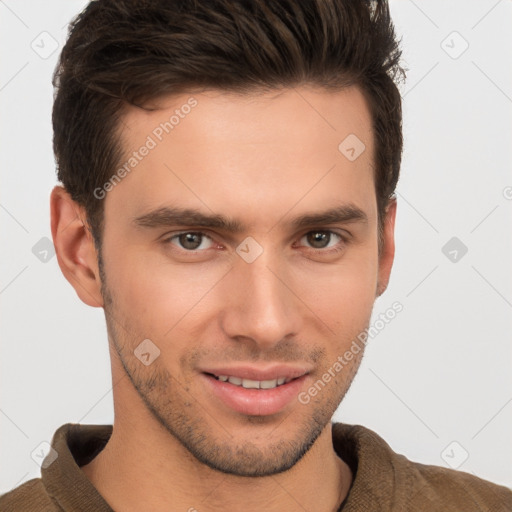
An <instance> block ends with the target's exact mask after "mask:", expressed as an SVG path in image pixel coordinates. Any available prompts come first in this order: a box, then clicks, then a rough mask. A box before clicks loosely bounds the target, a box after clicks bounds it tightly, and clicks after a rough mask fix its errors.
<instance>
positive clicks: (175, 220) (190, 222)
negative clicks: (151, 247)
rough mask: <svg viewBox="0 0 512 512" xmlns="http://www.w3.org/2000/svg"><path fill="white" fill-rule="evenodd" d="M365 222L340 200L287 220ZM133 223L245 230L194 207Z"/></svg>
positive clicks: (296, 225)
mask: <svg viewBox="0 0 512 512" xmlns="http://www.w3.org/2000/svg"><path fill="white" fill-rule="evenodd" d="M352 222H361V223H367V222H368V216H367V215H366V213H365V212H364V211H363V210H362V209H361V208H359V207H358V206H356V205H354V204H343V205H340V206H338V207H335V208H331V209H328V210H324V211H321V212H311V213H305V214H303V215H300V216H298V217H295V218H294V219H292V220H291V221H289V222H287V224H288V225H289V226H290V227H291V228H293V229H301V228H305V227H310V226H315V225H316V226H318V225H324V224H340V223H341V224H347V223H352ZM133 223H134V224H135V225H136V226H137V227H142V228H159V227H169V226H196V227H200V228H215V229H219V230H222V231H225V232H227V233H232V234H238V233H242V232H244V231H247V227H246V226H245V225H244V224H243V223H241V222H240V221H238V220H235V219H231V218H228V217H224V216H222V215H218V214H205V213H202V212H201V211H199V210H196V209H194V208H169V207H161V208H157V209H155V210H152V211H150V212H148V213H145V214H143V215H140V216H138V217H135V218H134V219H133Z"/></svg>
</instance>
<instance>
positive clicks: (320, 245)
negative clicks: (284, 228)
mask: <svg viewBox="0 0 512 512" xmlns="http://www.w3.org/2000/svg"><path fill="white" fill-rule="evenodd" d="M333 235H334V237H333ZM304 239H305V240H306V243H307V245H309V247H311V248H312V249H331V248H333V247H335V246H336V245H337V244H338V243H339V241H340V240H341V241H343V237H342V236H341V235H339V234H338V233H335V232H334V231H324V230H318V231H310V232H309V233H306V234H305V235H304V236H303V237H302V238H301V241H302V240H304ZM333 240H334V243H331V242H333Z"/></svg>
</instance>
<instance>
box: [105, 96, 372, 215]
mask: <svg viewBox="0 0 512 512" xmlns="http://www.w3.org/2000/svg"><path fill="white" fill-rule="evenodd" d="M151 107H152V108H153V110H143V109H140V108H135V107H130V108H129V109H128V110H127V111H126V114H125V115H124V117H123V119H122V123H121V125H120V137H121V143H122V147H123V150H124V153H125V154H124V161H123V162H122V163H121V164H126V163H127V162H128V161H130V162H131V164H133V166H132V165H131V164H130V165H129V166H128V167H129V172H126V173H124V174H125V175H126V177H124V178H123V180H122V183H120V185H118V186H116V187H115V193H114V194H112V193H110V194H109V195H111V196H112V198H113V197H114V196H122V195H123V194H125V197H124V199H125V200H127V199H128V198H129V203H130V205H131V206H133V208H134V209H136V210H138V212H139V213H140V212H142V211H143V210H144V209H148V208H149V207H150V206H151V207H156V206H158V205H160V206H169V204H170V203H173V202H180V206H183V207H197V206H201V207H203V208H204V207H205V206H206V207H207V208H208V209H210V210H212V211H219V212H220V211H225V210H223V208H225V207H228V206H229V205H230V204H231V205H233V206H234V207H237V208H238V209H240V207H241V206H242V205H245V210H246V211H249V210H252V212H253V214H257V213H258V211H260V212H261V209H262V208H264V207H265V206H266V207H267V208H273V209H286V207H287V208H288V209H289V208H290V207H291V206H292V203H293V202H297V201H298V200H300V201H301V204H303V205H304V207H305V208H307V207H308V202H309V203H311V204H309V207H311V206H314V204H315V202H317V201H319V200H320V201H322V200H327V201H328V200H330V199H332V203H333V204H334V203H339V202H340V199H345V200H346V201H345V202H351V203H354V202H357V201H354V200H357V199H358V197H357V196H361V197H360V198H361V199H363V196H364V195H365V194H366V195H368V191H369V190H370V191H371V190H373V169H374V165H373V154H374V149H373V148H374V144H373V133H372V121H371V115H370V112H369V109H368V105H367V102H366V100H365V98H364V96H363V94H362V93H361V92H360V90H359V89H358V88H356V87H350V88H347V89H344V90H341V91H337V92H327V91H325V90H320V89H314V88H311V87H305V86H304V87H297V88H289V89H282V90H276V91H271V92H266V93H253V94H249V93H248V94H234V93H229V92H225V91H217V90H210V91H202V92H199V93H190V94H180V95H175V96H168V97H165V98H161V99H159V101H157V102H154V103H153V105H152V106H151ZM144 147H146V148H150V149H144ZM141 150H143V151H141ZM141 152H143V153H144V156H142V157H141V156H140V153H141ZM121 189H124V191H122V190H121ZM343 194H345V196H346V197H345V198H343ZM301 196H304V198H303V199H301ZM322 197H323V199H322ZM372 199H374V198H373V197H372ZM118 206H120V205H118ZM361 206H363V205H361ZM309 209H311V208H309Z"/></svg>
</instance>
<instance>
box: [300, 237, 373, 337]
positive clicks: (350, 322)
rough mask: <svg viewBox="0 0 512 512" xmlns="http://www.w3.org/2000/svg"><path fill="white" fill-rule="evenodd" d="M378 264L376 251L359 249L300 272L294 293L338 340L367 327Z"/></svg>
mask: <svg viewBox="0 0 512 512" xmlns="http://www.w3.org/2000/svg"><path fill="white" fill-rule="evenodd" d="M377 264H378V259H377V253H376V248H375V251H371V250H368V248H363V247H361V248H360V250H355V251H353V252H352V253H351V254H350V255H347V257H346V258H342V259H341V260H340V262H339V263H336V264H333V265H325V266H321V265H317V266H315V267H311V266H310V267H309V269H301V270H299V271H298V272H297V275H296V276H295V283H296V288H294V290H297V295H299V297H300V298H301V299H302V300H304V302H305V303H306V304H307V305H308V307H309V308H310V309H311V311H313V312H314V313H315V314H317V315H318V317H319V318H321V319H322V320H323V321H324V322H325V323H326V324H327V325H328V326H329V327H330V328H331V330H332V331H334V333H336V336H337V337H338V339H339V337H340V336H341V338H344V337H345V336H349V335H350V334H351V333H353V332H355V331H359V330H361V329H362V328H364V327H366V323H367V322H368V320H369V317H370V315H371V311H372V308H373V304H374V301H375V290H376V286H377V277H378V265H377Z"/></svg>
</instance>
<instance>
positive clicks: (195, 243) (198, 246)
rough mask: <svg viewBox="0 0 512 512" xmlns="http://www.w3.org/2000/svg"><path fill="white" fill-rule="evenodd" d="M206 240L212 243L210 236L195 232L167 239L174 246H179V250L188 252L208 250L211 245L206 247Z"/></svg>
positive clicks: (179, 234)
mask: <svg viewBox="0 0 512 512" xmlns="http://www.w3.org/2000/svg"><path fill="white" fill-rule="evenodd" d="M205 240H208V241H210V243H211V238H210V237H209V236H207V235H205V234H204V233H201V232H195V231H187V232H184V233H178V234H177V235H173V236H172V237H170V238H168V239H167V241H168V242H170V243H172V244H173V245H177V246H178V248H180V249H185V250H186V251H196V250H204V249H208V248H209V247H210V246H209V245H207V246H206V247H204V241H205ZM174 241H177V242H178V243H174ZM202 246H203V247H202Z"/></svg>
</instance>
